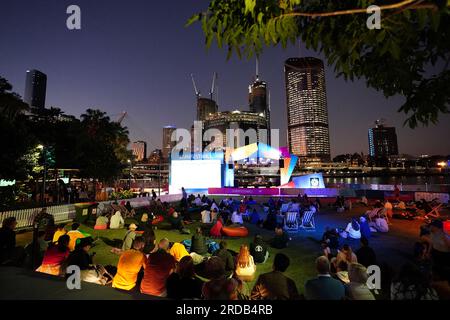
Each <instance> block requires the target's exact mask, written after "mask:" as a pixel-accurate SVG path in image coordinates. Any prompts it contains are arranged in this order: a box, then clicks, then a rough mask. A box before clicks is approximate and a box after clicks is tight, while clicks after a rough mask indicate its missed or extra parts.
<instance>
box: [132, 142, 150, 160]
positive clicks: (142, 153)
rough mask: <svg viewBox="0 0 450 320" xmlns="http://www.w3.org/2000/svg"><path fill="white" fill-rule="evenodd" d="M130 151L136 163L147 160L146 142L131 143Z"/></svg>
mask: <svg viewBox="0 0 450 320" xmlns="http://www.w3.org/2000/svg"><path fill="white" fill-rule="evenodd" d="M131 149H132V150H133V155H134V157H135V159H136V161H143V160H145V159H146V158H147V142H145V141H136V142H133V144H132V147H131Z"/></svg>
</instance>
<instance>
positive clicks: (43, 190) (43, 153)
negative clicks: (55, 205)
mask: <svg viewBox="0 0 450 320" xmlns="http://www.w3.org/2000/svg"><path fill="white" fill-rule="evenodd" d="M37 148H38V149H40V150H42V155H43V158H44V176H43V179H42V190H41V199H40V200H41V206H42V207H43V206H44V205H45V199H44V198H45V180H47V154H46V150H45V146H44V145H42V144H40V145H38V146H37Z"/></svg>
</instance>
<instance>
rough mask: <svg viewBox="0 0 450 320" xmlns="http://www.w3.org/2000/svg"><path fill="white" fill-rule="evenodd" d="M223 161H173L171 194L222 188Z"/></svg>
mask: <svg viewBox="0 0 450 320" xmlns="http://www.w3.org/2000/svg"><path fill="white" fill-rule="evenodd" d="M221 164H222V161H221V160H172V162H171V168H170V186H169V193H171V194H173V193H180V192H181V187H184V188H185V189H207V188H220V187H222V179H221V177H222V174H221V170H222V168H221Z"/></svg>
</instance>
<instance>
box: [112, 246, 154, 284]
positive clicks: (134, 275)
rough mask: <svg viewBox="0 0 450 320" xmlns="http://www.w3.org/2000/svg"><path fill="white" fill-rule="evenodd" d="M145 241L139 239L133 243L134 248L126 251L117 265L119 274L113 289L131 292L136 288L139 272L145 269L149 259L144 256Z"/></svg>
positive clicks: (114, 281)
mask: <svg viewBox="0 0 450 320" xmlns="http://www.w3.org/2000/svg"><path fill="white" fill-rule="evenodd" d="M144 246H145V241H144V239H143V238H142V237H137V238H136V239H135V240H134V241H133V247H132V248H131V249H129V250H126V251H124V252H123V253H122V254H121V255H120V258H119V263H118V264H117V273H116V275H115V276H114V278H113V282H112V286H113V288H117V289H121V290H126V291H130V290H132V289H133V288H135V287H136V283H137V280H138V275H139V272H140V271H141V269H142V268H144V267H145V262H146V260H147V258H146V257H145V255H144V254H143V252H142V250H143V249H144Z"/></svg>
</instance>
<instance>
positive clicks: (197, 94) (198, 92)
mask: <svg viewBox="0 0 450 320" xmlns="http://www.w3.org/2000/svg"><path fill="white" fill-rule="evenodd" d="M191 79H192V84H193V85H194V90H195V96H196V97H197V99H198V98H199V97H200V91H198V89H197V85H196V84H195V79H194V74H192V73H191Z"/></svg>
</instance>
